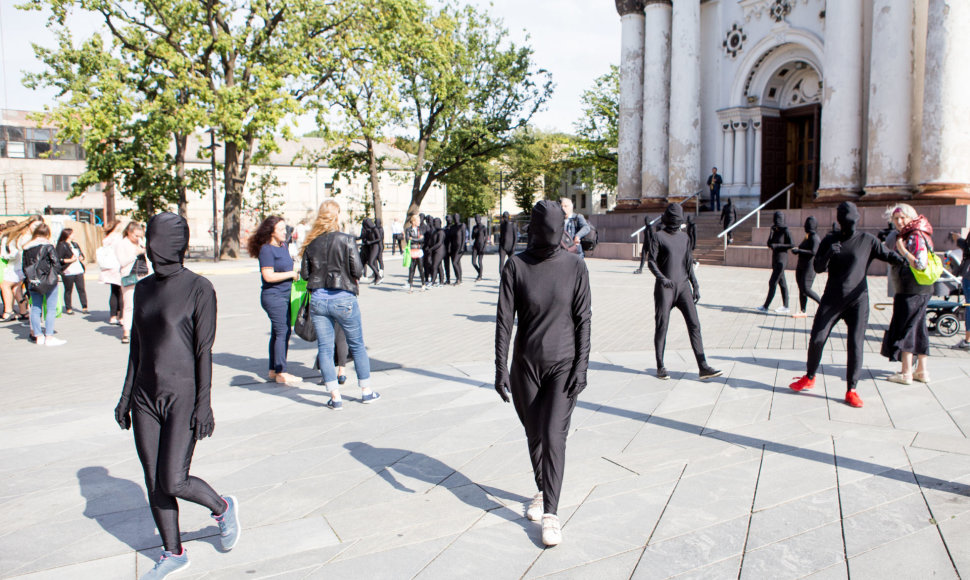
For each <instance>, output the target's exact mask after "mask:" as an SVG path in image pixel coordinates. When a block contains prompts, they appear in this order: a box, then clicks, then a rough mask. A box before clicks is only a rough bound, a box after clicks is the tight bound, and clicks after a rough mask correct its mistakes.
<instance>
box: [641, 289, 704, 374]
mask: <svg viewBox="0 0 970 580" xmlns="http://www.w3.org/2000/svg"><path fill="white" fill-rule="evenodd" d="M653 302H654V319H655V323H656V326H655V328H654V333H653V348H654V351H655V353H656V355H657V368H658V369H659V368H661V367H663V366H664V349H665V348H666V347H667V329H668V328H669V327H670V313H671V312H672V311H673V309H674V308H677V309H678V310H680V313H681V314H683V315H684V322H686V323H687V335H688V336H689V337H690V347H691V348H692V349H693V350H694V357H695V358H696V359H697V364H698V365H699V364H701V363H702V362H705V361H706V360H707V359H706V358H705V357H704V342H703V341H702V340H701V321H700V319H699V318H698V317H697V308H696V307H695V306H694V296H693V292H691V286H690V283H689V282H683V283H681V284H680V286H679V287H676V288H664V287H663V284H661V283H660V282H657V283H656V285H655V286H654V288H653Z"/></svg>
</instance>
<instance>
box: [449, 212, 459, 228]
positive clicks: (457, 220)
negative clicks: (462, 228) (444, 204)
mask: <svg viewBox="0 0 970 580" xmlns="http://www.w3.org/2000/svg"><path fill="white" fill-rule="evenodd" d="M451 219H453V220H455V225H456V226H457V225H458V224H460V223H461V216H460V215H458V214H457V213H453V214H451Z"/></svg>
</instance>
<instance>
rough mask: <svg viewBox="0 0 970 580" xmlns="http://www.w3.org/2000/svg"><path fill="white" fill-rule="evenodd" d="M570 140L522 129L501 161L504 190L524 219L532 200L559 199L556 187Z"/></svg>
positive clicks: (532, 202)
mask: <svg viewBox="0 0 970 580" xmlns="http://www.w3.org/2000/svg"><path fill="white" fill-rule="evenodd" d="M572 142H573V139H572V138H571V137H570V136H569V135H563V134H560V133H552V134H547V133H538V132H535V131H532V130H530V129H525V130H522V131H520V132H518V133H517V134H516V138H515V141H514V143H513V144H512V146H511V147H509V148H508V149H507V150H506V152H505V154H504V155H503V157H502V162H503V164H504V165H505V167H506V171H507V181H506V187H510V188H511V189H512V193H513V195H514V196H515V201H516V203H517V204H518V205H519V207H520V208H522V212H523V213H524V214H526V215H528V214H529V213H531V212H532V207H533V206H534V205H535V203H536V201H537V200H536V196H537V194H540V195H541V196H542V197H543V198H545V199H557V198H558V197H559V185H560V183H561V182H562V174H563V171H564V170H565V167H566V166H567V157H568V155H569V152H570V147H571V145H572Z"/></svg>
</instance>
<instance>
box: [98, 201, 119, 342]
mask: <svg viewBox="0 0 970 580" xmlns="http://www.w3.org/2000/svg"><path fill="white" fill-rule="evenodd" d="M122 229H123V228H122V227H121V222H120V221H118V220H111V221H110V222H108V223H106V224H105V225H104V239H103V240H102V241H101V247H102V248H103V250H102V251H101V252H99V253H98V267H99V268H100V269H101V273H100V274H99V275H98V281H99V282H100V283H102V284H107V285H108V289H109V291H110V295H109V297H108V324H118V323H120V322H121V314H122V312H121V307H122V293H121V270H120V269H119V268H118V265H119V264H118V259H117V257H115V251H114V245H115V244H117V243H118V242H120V241H121V232H122ZM102 254H103V255H104V258H102ZM106 260H107V262H106Z"/></svg>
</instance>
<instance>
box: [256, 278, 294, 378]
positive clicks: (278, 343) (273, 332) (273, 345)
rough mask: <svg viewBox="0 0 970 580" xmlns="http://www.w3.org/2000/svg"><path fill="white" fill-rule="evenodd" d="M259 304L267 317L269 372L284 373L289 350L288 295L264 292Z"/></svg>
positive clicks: (261, 294)
mask: <svg viewBox="0 0 970 580" xmlns="http://www.w3.org/2000/svg"><path fill="white" fill-rule="evenodd" d="M259 303H260V305H261V306H262V307H263V310H264V311H266V315H267V316H269V322H270V331H269V370H271V371H275V372H277V373H283V372H286V357H287V355H288V354H289V350H290V333H291V332H292V329H291V328H290V293H289V292H286V293H285V294H284V293H282V292H266V291H263V292H261V293H260V295H259Z"/></svg>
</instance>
